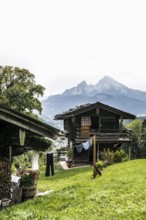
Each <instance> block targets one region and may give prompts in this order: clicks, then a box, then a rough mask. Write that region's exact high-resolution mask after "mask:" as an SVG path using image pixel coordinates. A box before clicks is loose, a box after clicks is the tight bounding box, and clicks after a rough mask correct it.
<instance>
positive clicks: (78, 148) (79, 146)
mask: <svg viewBox="0 0 146 220" xmlns="http://www.w3.org/2000/svg"><path fill="white" fill-rule="evenodd" d="M75 147H76V149H77V151H78V152H79V153H81V152H82V149H83V144H78V145H75Z"/></svg>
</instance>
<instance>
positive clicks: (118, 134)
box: [76, 129, 132, 142]
mask: <svg viewBox="0 0 146 220" xmlns="http://www.w3.org/2000/svg"><path fill="white" fill-rule="evenodd" d="M94 135H96V140H97V141H98V142H130V141H131V140H132V139H131V131H130V130H127V129H120V130H118V129H114V130H100V131H99V130H94V129H90V130H88V131H84V132H83V131H82V130H81V129H77V131H76V140H77V139H78V140H81V139H85V138H91V137H93V136H94Z"/></svg>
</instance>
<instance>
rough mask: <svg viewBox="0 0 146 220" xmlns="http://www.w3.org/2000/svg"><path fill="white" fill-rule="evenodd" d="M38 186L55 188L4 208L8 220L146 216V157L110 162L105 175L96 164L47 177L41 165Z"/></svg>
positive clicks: (142, 219) (139, 218) (115, 219)
mask: <svg viewBox="0 0 146 220" xmlns="http://www.w3.org/2000/svg"><path fill="white" fill-rule="evenodd" d="M41 172H42V173H41V178H40V180H39V182H38V187H37V188H38V190H40V191H48V190H54V192H52V193H51V194H49V195H45V196H41V197H36V198H34V199H32V200H28V201H26V202H23V203H21V204H19V205H14V206H11V207H8V208H7V209H5V210H3V211H1V212H0V219H2V220H6V219H11V220H27V219H39V220H49V219H51V220H75V219H76V220H82V219H83V220H86V219H87V220H92V219H93V220H98V219H100V220H119V219H125V220H133V219H134V220H145V219H146V160H133V161H128V162H124V163H120V164H115V165H112V166H109V167H107V168H105V169H104V170H103V175H102V176H101V177H99V176H97V177H96V178H95V179H93V178H92V168H91V167H85V168H78V169H69V170H65V171H64V170H60V169H59V167H57V170H56V172H55V175H54V176H51V177H45V176H44V173H43V169H41Z"/></svg>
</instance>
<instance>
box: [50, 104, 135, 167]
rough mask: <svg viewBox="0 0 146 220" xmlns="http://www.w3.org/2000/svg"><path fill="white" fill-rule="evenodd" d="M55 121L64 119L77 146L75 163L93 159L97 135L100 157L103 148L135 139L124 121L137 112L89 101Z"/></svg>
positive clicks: (69, 140) (72, 142) (74, 151)
mask: <svg viewBox="0 0 146 220" xmlns="http://www.w3.org/2000/svg"><path fill="white" fill-rule="evenodd" d="M54 119H55V120H63V121H64V130H65V132H66V136H67V137H68V143H69V146H72V149H73V162H74V163H78V162H88V163H90V162H93V137H95V141H96V159H99V157H100V152H101V151H103V149H107V148H112V149H113V148H114V147H115V146H120V145H121V144H122V143H128V142H131V135H130V131H128V130H126V129H124V128H123V121H124V120H126V119H128V120H129V119H135V115H132V114H130V113H127V112H124V111H121V110H119V109H116V108H113V107H111V106H108V105H105V104H103V103H100V102H97V103H93V104H85V105H81V106H79V107H76V108H74V109H70V110H69V111H67V112H64V113H62V114H58V115H56V116H55V118H54Z"/></svg>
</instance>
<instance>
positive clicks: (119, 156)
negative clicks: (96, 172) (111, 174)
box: [113, 150, 126, 162]
mask: <svg viewBox="0 0 146 220" xmlns="http://www.w3.org/2000/svg"><path fill="white" fill-rule="evenodd" d="M125 156H126V155H125V152H124V150H116V152H115V153H114V158H113V160H114V162H122V161H123V159H124V158H125Z"/></svg>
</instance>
